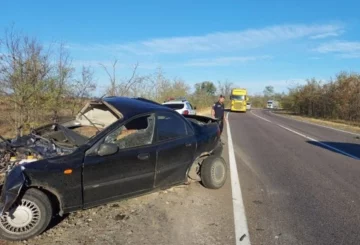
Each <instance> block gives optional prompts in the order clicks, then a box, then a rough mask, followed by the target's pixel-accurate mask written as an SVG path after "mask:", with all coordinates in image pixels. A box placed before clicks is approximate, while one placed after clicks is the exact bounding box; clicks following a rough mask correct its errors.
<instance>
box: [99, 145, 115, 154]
mask: <svg viewBox="0 0 360 245" xmlns="http://www.w3.org/2000/svg"><path fill="white" fill-rule="evenodd" d="M118 150H119V147H118V146H117V145H115V144H111V143H103V144H101V145H100V147H99V149H98V151H97V154H98V155H99V156H108V155H112V154H115V153H116V152H118Z"/></svg>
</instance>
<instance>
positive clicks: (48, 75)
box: [0, 28, 232, 134]
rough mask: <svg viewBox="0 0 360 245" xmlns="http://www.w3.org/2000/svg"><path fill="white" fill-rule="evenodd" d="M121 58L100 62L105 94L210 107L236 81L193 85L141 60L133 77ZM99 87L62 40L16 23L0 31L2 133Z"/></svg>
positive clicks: (53, 117) (68, 112)
mask: <svg viewBox="0 0 360 245" xmlns="http://www.w3.org/2000/svg"><path fill="white" fill-rule="evenodd" d="M117 64H118V61H117V60H116V59H115V60H114V61H113V62H112V64H111V65H110V66H106V65H104V64H99V67H101V68H102V70H103V72H105V74H107V77H108V81H102V84H103V83H105V84H107V85H106V86H107V87H106V94H105V95H106V96H127V97H144V98H147V99H151V100H154V101H157V102H160V103H162V102H164V101H165V100H167V99H168V98H170V97H174V98H176V97H186V98H187V99H188V100H190V102H191V103H192V104H193V105H196V106H197V108H199V109H201V108H207V107H210V106H211V105H212V104H213V103H214V102H215V100H216V99H217V95H218V94H220V93H221V94H224V95H227V94H230V87H231V86H232V84H231V83H230V82H228V81H225V82H221V81H219V82H218V83H217V84H216V85H215V83H214V82H211V81H204V82H200V83H197V84H195V86H194V88H191V86H189V84H188V83H186V81H184V80H183V79H181V78H178V77H175V78H169V77H167V76H165V73H164V72H163V71H162V69H161V68H158V69H156V71H154V72H153V73H151V74H147V75H140V74H139V72H138V67H139V64H135V65H134V67H133V69H132V71H131V76H130V77H128V78H120V77H119V69H118V67H117ZM79 74H80V75H79ZM97 87H98V82H97V79H96V78H95V74H94V69H93V67H90V66H82V67H81V68H80V70H79V68H78V70H77V69H76V67H75V66H74V65H73V63H72V58H71V55H70V52H69V51H68V50H67V48H66V45H65V44H64V43H58V42H53V43H51V44H47V45H44V44H43V43H42V42H40V41H39V40H37V39H36V38H34V37H30V36H28V35H26V34H23V33H21V32H17V31H16V30H15V29H14V28H10V29H8V30H6V31H5V32H4V35H3V36H0V113H1V116H0V134H1V133H2V131H1V128H3V129H4V130H7V131H8V130H11V131H12V132H16V131H17V130H19V129H21V130H28V129H30V128H33V127H37V126H39V125H41V124H43V123H46V122H54V121H56V122H58V121H61V120H63V119H65V118H67V117H70V116H74V115H75V114H76V113H77V112H78V110H79V109H80V108H81V107H82V106H83V105H84V103H85V102H86V101H87V100H89V99H93V98H94V93H95V92H96V89H97ZM6 125H11V127H12V128H11V129H10V128H6V127H5V126H6Z"/></svg>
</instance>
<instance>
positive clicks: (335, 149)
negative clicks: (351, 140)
mask: <svg viewBox="0 0 360 245" xmlns="http://www.w3.org/2000/svg"><path fill="white" fill-rule="evenodd" d="M253 115H254V116H257V117H258V118H260V119H262V120H265V121H267V122H270V123H273V122H271V121H269V120H267V119H266V118H263V117H260V116H258V115H255V114H253ZM273 124H275V125H277V126H279V127H281V128H283V129H285V130H287V131H289V132H292V133H293V134H296V135H299V136H301V137H303V138H305V139H308V140H310V141H313V142H316V143H317V144H319V145H322V146H324V147H325V148H328V149H331V150H333V151H336V152H338V153H341V154H343V155H345V156H348V157H351V158H354V159H356V160H360V158H359V157H357V156H354V155H352V154H349V153H347V152H345V151H343V150H340V149H338V148H335V147H333V146H331V145H328V144H325V143H324V142H321V141H319V140H317V139H314V138H311V137H309V136H307V135H305V134H302V133H299V132H297V131H295V130H292V129H290V128H288V127H285V126H283V125H281V124H277V123H273Z"/></svg>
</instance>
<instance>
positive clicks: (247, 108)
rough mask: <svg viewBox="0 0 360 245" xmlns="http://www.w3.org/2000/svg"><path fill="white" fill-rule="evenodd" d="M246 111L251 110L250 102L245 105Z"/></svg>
mask: <svg viewBox="0 0 360 245" xmlns="http://www.w3.org/2000/svg"><path fill="white" fill-rule="evenodd" d="M246 110H249V111H250V110H251V103H250V102H247V103H246Z"/></svg>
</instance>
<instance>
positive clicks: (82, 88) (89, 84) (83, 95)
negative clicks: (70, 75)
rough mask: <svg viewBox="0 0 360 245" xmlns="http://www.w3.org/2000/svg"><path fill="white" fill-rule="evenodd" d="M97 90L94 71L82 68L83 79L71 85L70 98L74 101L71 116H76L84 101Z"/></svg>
mask: <svg viewBox="0 0 360 245" xmlns="http://www.w3.org/2000/svg"><path fill="white" fill-rule="evenodd" d="M95 90H96V82H95V81H94V71H93V70H92V69H91V68H90V67H85V66H83V67H82V71H81V79H77V80H74V82H73V84H72V85H71V92H70V98H71V101H72V107H71V114H72V115H74V114H75V113H76V110H78V109H80V107H81V105H82V104H83V101H84V100H85V99H88V98H89V97H90V96H91V93H92V92H93V91H95Z"/></svg>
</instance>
